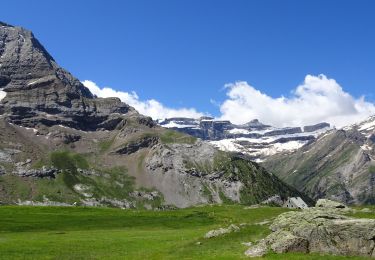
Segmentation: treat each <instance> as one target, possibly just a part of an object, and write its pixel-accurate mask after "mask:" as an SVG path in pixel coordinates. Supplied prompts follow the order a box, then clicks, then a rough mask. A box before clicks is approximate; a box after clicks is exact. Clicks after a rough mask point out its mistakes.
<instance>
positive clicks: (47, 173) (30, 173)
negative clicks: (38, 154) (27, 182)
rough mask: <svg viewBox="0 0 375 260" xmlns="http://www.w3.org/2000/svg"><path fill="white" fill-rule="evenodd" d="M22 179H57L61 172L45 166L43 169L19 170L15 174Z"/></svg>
mask: <svg viewBox="0 0 375 260" xmlns="http://www.w3.org/2000/svg"><path fill="white" fill-rule="evenodd" d="M15 173H16V174H17V175H19V176H21V177H36V178H53V179H54V178H55V177H56V174H58V173H59V170H58V169H56V168H48V167H46V166H43V167H42V169H24V168H21V169H18V170H17V171H16V172H15Z"/></svg>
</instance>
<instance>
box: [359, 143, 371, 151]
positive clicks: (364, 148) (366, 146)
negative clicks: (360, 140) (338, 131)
mask: <svg viewBox="0 0 375 260" xmlns="http://www.w3.org/2000/svg"><path fill="white" fill-rule="evenodd" d="M361 149H362V150H363V151H372V147H371V146H369V145H368V144H364V145H362V146H361Z"/></svg>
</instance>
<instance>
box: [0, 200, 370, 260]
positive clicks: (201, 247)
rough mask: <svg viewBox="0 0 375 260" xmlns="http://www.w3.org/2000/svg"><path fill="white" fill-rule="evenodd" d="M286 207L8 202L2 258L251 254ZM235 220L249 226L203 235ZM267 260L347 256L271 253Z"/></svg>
mask: <svg viewBox="0 0 375 260" xmlns="http://www.w3.org/2000/svg"><path fill="white" fill-rule="evenodd" d="M285 211H287V209H284V208H271V207H264V208H254V209H245V208H244V207H243V206H239V205H227V206H205V207H195V208H188V209H182V210H175V211H144V210H120V209H111V208H82V207H15V206H3V207H0V252H1V254H0V259H15V258H22V259H51V258H52V259H246V258H245V257H244V252H245V251H246V249H247V246H245V245H242V243H243V242H256V241H257V240H259V239H261V238H263V237H265V236H266V235H267V234H269V233H270V231H269V228H268V226H267V225H260V224H257V223H260V222H263V221H265V220H271V219H272V218H274V217H276V216H277V215H279V214H280V213H282V212H285ZM232 223H233V224H236V225H239V224H241V223H246V224H247V225H246V226H244V227H243V228H241V230H240V231H239V232H234V233H230V234H226V235H223V236H220V237H216V238H211V239H205V238H204V234H205V233H206V232H208V231H209V230H212V229H217V228H219V227H225V226H228V225H230V224H232ZM198 242H200V243H198ZM262 259H292V260H293V259H348V258H347V257H337V256H336V257H334V256H320V255H303V254H285V255H275V254H269V255H268V256H266V257H265V258H262ZM351 259H363V258H359V257H353V258H351Z"/></svg>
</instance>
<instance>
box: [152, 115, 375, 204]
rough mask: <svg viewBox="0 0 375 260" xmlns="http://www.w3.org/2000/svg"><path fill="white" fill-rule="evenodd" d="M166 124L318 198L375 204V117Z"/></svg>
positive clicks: (207, 119)
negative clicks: (289, 123)
mask: <svg viewBox="0 0 375 260" xmlns="http://www.w3.org/2000/svg"><path fill="white" fill-rule="evenodd" d="M158 123H159V124H160V125H162V126H164V127H167V128H171V129H174V130H177V131H181V132H184V133H188V134H191V135H194V136H196V137H199V138H202V139H203V140H207V141H208V142H209V143H211V144H213V145H215V146H216V147H218V148H219V149H220V150H223V151H231V152H241V153H243V154H246V155H248V156H249V158H251V159H252V160H255V161H257V162H259V163H260V164H261V165H262V166H264V167H265V168H266V169H267V170H269V171H270V172H272V173H274V174H275V175H277V176H278V177H279V178H281V179H282V180H284V181H285V182H286V183H288V184H289V185H291V186H293V187H295V188H296V189H298V190H299V191H300V192H303V193H306V194H307V195H308V196H310V197H311V198H313V199H319V198H329V199H333V200H336V201H341V202H344V203H346V204H374V203H375V162H374V160H375V145H374V142H375V116H373V117H370V118H368V119H367V120H365V121H363V122H360V123H357V124H353V125H350V126H347V127H344V128H341V129H335V128H332V127H331V126H330V125H329V124H328V123H319V124H316V125H311V126H303V127H284V128H276V127H272V126H269V125H265V124H262V123H261V122H259V120H256V119H255V120H253V121H250V122H249V123H247V124H244V125H234V124H231V123H230V121H222V120H214V119H213V118H210V117H203V118H200V119H192V118H169V119H165V120H163V121H160V122H158Z"/></svg>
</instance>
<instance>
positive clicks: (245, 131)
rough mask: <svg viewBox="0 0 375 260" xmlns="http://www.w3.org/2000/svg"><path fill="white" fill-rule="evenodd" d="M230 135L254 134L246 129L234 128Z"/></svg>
mask: <svg viewBox="0 0 375 260" xmlns="http://www.w3.org/2000/svg"><path fill="white" fill-rule="evenodd" d="M229 133H230V134H250V133H252V132H250V131H249V130H246V129H240V128H234V129H231V130H229Z"/></svg>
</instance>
